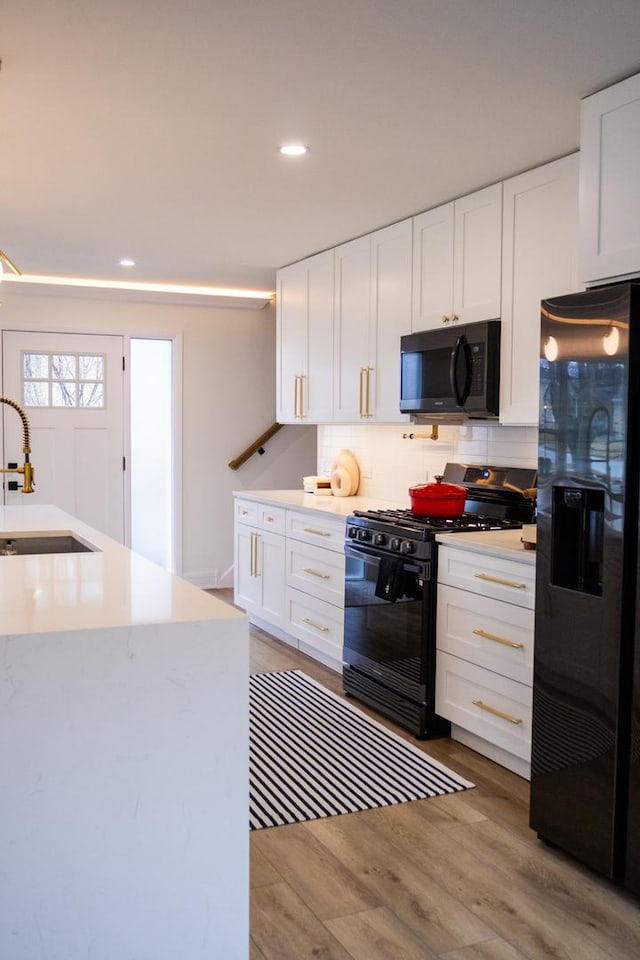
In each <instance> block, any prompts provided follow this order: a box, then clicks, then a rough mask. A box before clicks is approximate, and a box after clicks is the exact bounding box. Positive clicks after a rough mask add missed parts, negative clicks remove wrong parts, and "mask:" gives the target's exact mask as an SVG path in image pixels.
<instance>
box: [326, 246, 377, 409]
mask: <svg viewBox="0 0 640 960" xmlns="http://www.w3.org/2000/svg"><path fill="white" fill-rule="evenodd" d="M335 271H336V273H335V354H334V390H335V393H334V402H333V416H334V420H337V421H347V422H349V421H350V422H353V421H359V420H366V419H368V417H369V413H368V410H367V385H369V402H371V401H370V398H371V388H370V383H371V381H370V374H371V371H370V370H369V368H370V366H371V362H370V358H371V343H372V330H371V325H372V321H371V303H370V293H371V236H370V235H369V236H366V237H359V238H358V239H357V240H352V241H351V242H350V243H344V244H342V246H340V247H337V248H336V250H335ZM368 379H369V384H367V380H368Z"/></svg>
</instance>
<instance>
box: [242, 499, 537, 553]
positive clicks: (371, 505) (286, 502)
mask: <svg viewBox="0 0 640 960" xmlns="http://www.w3.org/2000/svg"><path fill="white" fill-rule="evenodd" d="M233 495H234V497H242V498H243V499H245V500H257V501H259V502H260V503H269V504H271V505H272V506H279V507H289V508H294V509H302V510H311V511H320V512H321V513H329V514H333V515H334V516H336V517H345V518H346V517H348V516H349V515H350V514H351V513H353V511H354V510H398V509H400V510H406V509H408V508H409V500H408V499H407V500H406V501H405V502H404V503H400V502H398V501H391V500H376V499H373V498H371V497H334V496H330V497H328V496H322V495H320V496H319V495H318V494H315V493H304V491H303V490H235V491H234V493H233ZM536 529H537V528H536V525H535V524H526V525H525V526H524V527H523V528H522V529H520V530H490V531H488V532H486V533H456V534H451V533H441V534H438V535H437V536H436V540H437V541H438V543H443V544H444V543H446V544H447V545H448V546H451V547H453V546H456V547H462V548H464V549H465V550H472V551H474V552H476V553H483V554H485V556H486V555H487V554H493V556H496V557H506V558H509V559H512V560H520V561H522V562H523V563H530V564H532V565H534V564H535V562H536V552H535V550H525V548H524V547H523V545H522V540H521V537H523V536H524V537H525V539H528V540H535V538H536Z"/></svg>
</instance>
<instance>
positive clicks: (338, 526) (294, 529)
mask: <svg viewBox="0 0 640 960" xmlns="http://www.w3.org/2000/svg"><path fill="white" fill-rule="evenodd" d="M345 522H346V521H345V518H344V517H327V516H325V515H323V514H321V513H320V511H317V513H316V512H315V511H314V512H313V513H311V512H309V513H297V512H296V511H295V510H287V536H289V537H292V538H293V539H294V540H300V541H302V542H303V543H311V544H315V545H317V546H320V547H324V549H325V550H335V551H336V552H339V553H342V552H343V551H344V528H345Z"/></svg>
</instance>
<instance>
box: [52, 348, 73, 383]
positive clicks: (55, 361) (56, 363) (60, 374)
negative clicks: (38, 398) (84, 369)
mask: <svg viewBox="0 0 640 960" xmlns="http://www.w3.org/2000/svg"><path fill="white" fill-rule="evenodd" d="M77 371H78V361H77V359H76V357H69V356H61V355H60V354H55V353H54V354H53V356H52V357H51V376H52V378H53V379H55V380H77V378H78V373H77Z"/></svg>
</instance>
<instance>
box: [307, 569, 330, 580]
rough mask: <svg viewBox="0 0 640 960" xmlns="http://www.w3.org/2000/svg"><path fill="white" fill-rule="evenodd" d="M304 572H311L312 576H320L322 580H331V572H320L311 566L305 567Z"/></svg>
mask: <svg viewBox="0 0 640 960" xmlns="http://www.w3.org/2000/svg"><path fill="white" fill-rule="evenodd" d="M304 572H305V573H310V574H311V576H312V577H319V578H320V579H321V580H331V574H329V573H320V572H319V571H318V570H312V569H311V567H305V568H304Z"/></svg>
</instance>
